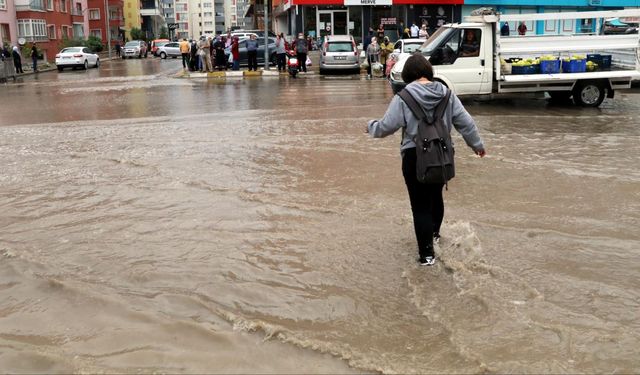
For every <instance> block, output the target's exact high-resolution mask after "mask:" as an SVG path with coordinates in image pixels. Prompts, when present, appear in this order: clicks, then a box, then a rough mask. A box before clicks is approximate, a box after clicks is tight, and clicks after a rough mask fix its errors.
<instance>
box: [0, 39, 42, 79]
mask: <svg viewBox="0 0 640 375" xmlns="http://www.w3.org/2000/svg"><path fill="white" fill-rule="evenodd" d="M29 55H30V57H31V63H32V69H33V71H34V72H36V73H37V72H38V56H39V51H38V47H37V46H36V42H33V43H32V45H31V49H30V50H29ZM0 59H2V61H8V60H11V59H13V66H14V67H15V69H16V73H17V74H22V73H24V70H23V69H22V55H21V53H20V48H18V46H13V47H11V48H9V46H8V45H3V46H2V48H0Z"/></svg>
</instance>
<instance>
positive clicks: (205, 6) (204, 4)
mask: <svg viewBox="0 0 640 375" xmlns="http://www.w3.org/2000/svg"><path fill="white" fill-rule="evenodd" d="M202 7H203V8H211V3H202Z"/></svg>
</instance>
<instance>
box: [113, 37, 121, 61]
mask: <svg viewBox="0 0 640 375" xmlns="http://www.w3.org/2000/svg"><path fill="white" fill-rule="evenodd" d="M113 48H114V49H115V50H116V57H120V50H121V49H122V47H120V42H119V41H117V40H116V45H115V46H113Z"/></svg>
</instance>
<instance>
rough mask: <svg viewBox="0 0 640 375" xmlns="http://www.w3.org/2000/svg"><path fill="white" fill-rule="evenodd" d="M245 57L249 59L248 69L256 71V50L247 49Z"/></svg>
mask: <svg viewBox="0 0 640 375" xmlns="http://www.w3.org/2000/svg"><path fill="white" fill-rule="evenodd" d="M247 59H248V60H249V63H248V64H249V70H252V69H253V70H255V71H258V51H247Z"/></svg>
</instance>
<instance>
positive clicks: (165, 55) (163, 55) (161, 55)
mask: <svg viewBox="0 0 640 375" xmlns="http://www.w3.org/2000/svg"><path fill="white" fill-rule="evenodd" d="M160 58H161V59H163V60H164V59H166V58H167V54H166V53H164V52H160Z"/></svg>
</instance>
